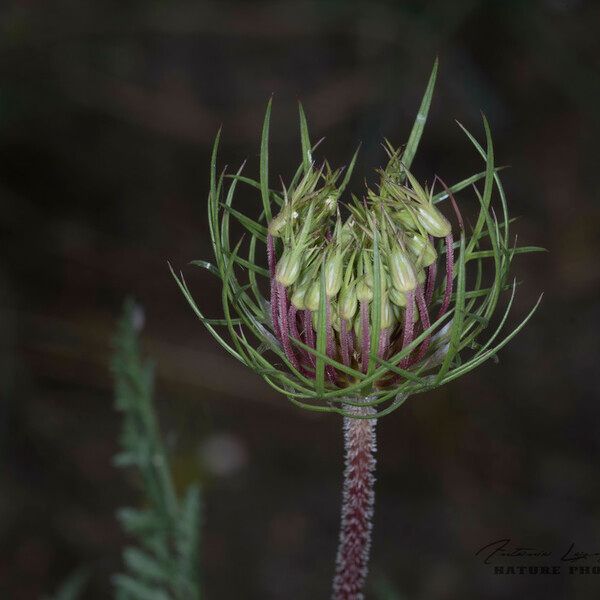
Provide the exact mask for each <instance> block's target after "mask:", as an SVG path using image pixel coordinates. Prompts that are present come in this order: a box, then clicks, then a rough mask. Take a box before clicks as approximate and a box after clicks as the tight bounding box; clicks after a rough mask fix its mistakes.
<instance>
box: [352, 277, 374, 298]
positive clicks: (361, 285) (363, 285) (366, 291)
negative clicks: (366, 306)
mask: <svg viewBox="0 0 600 600" xmlns="http://www.w3.org/2000/svg"><path fill="white" fill-rule="evenodd" d="M356 298H357V300H358V301H359V302H371V300H373V290H372V289H371V288H370V287H369V286H368V285H367V282H366V281H365V278H364V277H363V278H362V279H361V280H360V281H359V282H358V283H357V284H356Z"/></svg>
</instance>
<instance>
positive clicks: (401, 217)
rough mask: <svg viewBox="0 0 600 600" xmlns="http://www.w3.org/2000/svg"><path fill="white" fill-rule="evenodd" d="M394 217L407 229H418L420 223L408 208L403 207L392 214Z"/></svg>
mask: <svg viewBox="0 0 600 600" xmlns="http://www.w3.org/2000/svg"><path fill="white" fill-rule="evenodd" d="M392 219H393V220H394V221H396V223H398V224H399V225H402V226H403V227H405V228H406V229H415V230H416V229H418V228H419V225H418V223H417V220H416V219H415V215H414V214H413V212H412V211H411V210H409V209H408V208H402V209H400V210H398V211H396V212H395V213H393V215H392Z"/></svg>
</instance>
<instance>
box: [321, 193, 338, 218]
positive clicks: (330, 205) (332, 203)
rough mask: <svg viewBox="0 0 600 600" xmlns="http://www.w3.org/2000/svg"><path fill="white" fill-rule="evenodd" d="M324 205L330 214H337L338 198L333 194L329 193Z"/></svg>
mask: <svg viewBox="0 0 600 600" xmlns="http://www.w3.org/2000/svg"><path fill="white" fill-rule="evenodd" d="M323 204H324V206H325V210H326V211H327V212H328V213H329V214H330V215H333V214H335V211H336V210H337V198H336V197H335V196H334V195H333V194H329V195H328V196H327V197H326V198H325V200H324V202H323Z"/></svg>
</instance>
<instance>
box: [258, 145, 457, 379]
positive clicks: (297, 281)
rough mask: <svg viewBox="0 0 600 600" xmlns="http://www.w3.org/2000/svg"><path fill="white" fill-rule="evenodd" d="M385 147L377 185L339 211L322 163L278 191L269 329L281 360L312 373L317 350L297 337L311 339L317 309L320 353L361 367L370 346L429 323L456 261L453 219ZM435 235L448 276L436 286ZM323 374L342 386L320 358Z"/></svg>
mask: <svg viewBox="0 0 600 600" xmlns="http://www.w3.org/2000/svg"><path fill="white" fill-rule="evenodd" d="M386 150H387V152H388V157H389V162H388V164H387V166H386V168H385V169H384V170H381V171H379V172H378V173H379V182H378V185H377V187H376V189H375V190H373V189H368V188H367V191H366V194H365V196H364V197H363V198H360V199H359V198H357V197H355V196H353V197H352V201H351V202H350V203H349V204H347V205H346V207H345V208H346V209H347V211H348V214H347V215H346V217H345V219H342V214H341V211H342V210H345V209H344V208H343V207H340V206H338V200H339V195H340V193H339V189H338V187H336V184H337V181H338V179H339V176H340V171H332V170H331V169H330V168H329V166H328V165H327V164H325V165H324V166H323V167H322V168H321V169H320V170H317V169H315V168H314V167H312V166H311V167H310V168H308V169H307V170H306V172H305V173H304V176H303V178H302V179H301V181H300V182H299V183H298V184H297V185H296V186H294V188H293V189H290V190H287V191H285V193H284V201H283V204H282V207H281V210H280V212H279V214H277V215H276V216H275V217H274V218H273V219H272V220H271V222H270V223H269V227H268V235H267V254H268V262H269V271H270V277H271V317H272V324H273V330H274V332H275V334H276V336H277V338H278V339H279V341H280V343H281V345H282V347H283V349H284V351H285V354H286V356H287V358H288V360H289V361H290V362H291V363H292V364H293V365H294V367H296V368H297V369H300V370H301V371H302V372H303V373H305V374H306V375H307V376H309V377H310V376H311V375H314V368H315V358H314V354H313V353H311V352H309V351H308V350H305V349H303V347H302V346H305V347H308V348H315V334H316V331H317V330H318V327H319V319H318V317H319V314H324V315H325V317H326V325H325V331H326V340H327V343H326V352H327V355H328V356H329V357H330V358H332V359H334V360H336V361H338V362H339V363H341V364H344V365H345V366H347V367H352V368H353V369H356V370H360V371H362V372H366V371H367V368H368V364H369V361H370V355H371V354H372V352H376V353H377V356H378V357H379V358H381V359H386V358H387V357H389V356H392V355H393V354H394V353H396V352H398V351H399V350H401V349H403V348H405V347H406V346H407V345H409V344H410V343H411V342H412V341H413V339H414V338H415V335H416V334H417V333H418V332H419V331H425V330H427V329H428V328H429V327H430V323H431V319H432V315H431V311H432V310H433V306H434V305H435V306H436V307H437V314H436V315H433V317H434V318H435V319H439V318H440V317H441V316H442V315H443V314H444V313H445V312H446V311H447V309H448V306H449V303H450V298H451V294H452V281H453V268H454V260H453V237H452V230H451V225H450V223H449V221H448V220H447V219H446V217H444V215H442V213H441V212H440V211H439V210H438V209H437V208H436V207H435V206H434V204H433V191H432V189H428V188H427V186H422V185H421V184H420V183H419V182H418V181H417V180H416V179H415V177H414V176H413V175H412V173H410V172H409V171H408V170H406V169H405V168H404V167H403V165H402V162H401V154H400V152H399V151H396V150H394V149H393V148H392V147H391V146H390V145H389V144H388V146H387V147H386ZM440 238H441V239H442V240H443V241H444V243H445V247H444V245H440V252H442V253H444V252H445V255H446V261H445V277H443V289H442V290H441V291H440V293H439V294H435V291H436V274H437V264H438V250H436V243H437V240H438V239H440ZM278 239H279V240H281V242H280V243H279V244H278V243H277V240H278ZM278 245H279V246H280V248H279V256H278V257H277V255H276V254H277V252H276V248H277V246H278ZM376 255H377V260H378V265H377V273H375V272H374V265H375V262H374V261H375V260H376V259H375V256H376ZM376 286H378V287H379V290H378V293H377V290H376V289H375V287H376ZM322 293H324V296H325V298H324V299H323V298H321V294H322ZM323 301H324V306H325V311H324V313H323V312H321V311H320V307H322V306H323V305H322V302H323ZM375 301H376V302H377V303H378V306H374V305H373V303H374V302H375ZM374 316H375V318H376V319H377V320H378V321H379V323H378V330H379V332H380V333H379V340H378V348H377V349H375V348H373V349H371V342H372V340H371V332H372V328H373V325H374V323H373V319H374ZM294 340H296V341H299V342H301V344H297V343H294ZM429 344H430V338H428V337H427V338H425V339H424V340H423V341H422V343H421V344H420V346H419V347H418V348H415V349H414V350H413V352H412V353H411V354H409V355H408V356H406V357H405V358H404V359H403V360H402V361H401V363H400V364H399V365H398V366H399V367H401V368H407V367H409V366H410V365H411V364H413V363H415V362H417V361H420V360H421V359H423V358H424V357H425V356H426V355H427V351H428V348H429ZM326 375H327V378H328V380H329V381H330V382H331V383H332V384H335V385H342V386H343V385H344V380H345V376H344V374H343V373H341V372H339V370H336V369H334V368H333V367H332V366H330V365H328V366H327V367H326Z"/></svg>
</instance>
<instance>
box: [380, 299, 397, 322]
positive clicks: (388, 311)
mask: <svg viewBox="0 0 600 600" xmlns="http://www.w3.org/2000/svg"><path fill="white" fill-rule="evenodd" d="M393 324H394V311H393V310H392V305H391V303H390V301H389V300H388V299H387V297H386V296H384V297H383V298H381V322H380V327H381V329H387V328H388V327H391V326H392V325H393Z"/></svg>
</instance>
